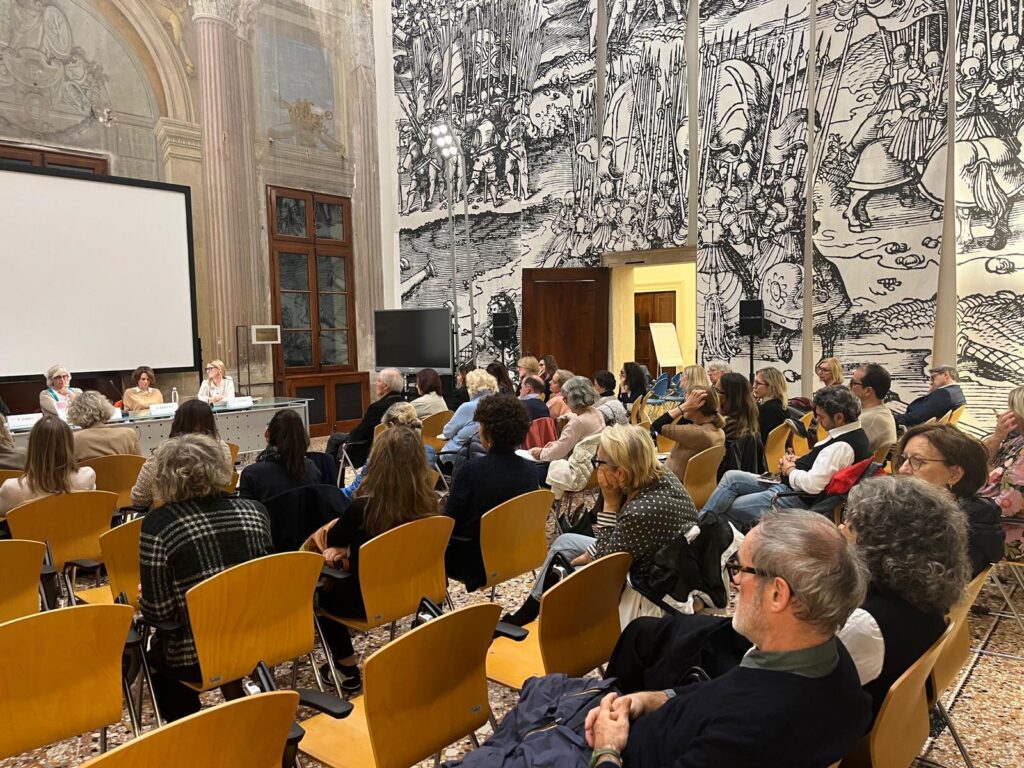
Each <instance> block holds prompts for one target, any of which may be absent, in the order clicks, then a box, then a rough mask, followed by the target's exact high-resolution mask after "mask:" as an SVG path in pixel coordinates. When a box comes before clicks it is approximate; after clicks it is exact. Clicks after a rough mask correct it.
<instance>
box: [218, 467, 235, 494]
mask: <svg viewBox="0 0 1024 768" xmlns="http://www.w3.org/2000/svg"><path fill="white" fill-rule="evenodd" d="M238 477H239V475H238V472H235V471H234V470H232V472H231V482H229V483H228V484H227V485H225V486H224V487H223V488H222V489H221V490H223V491H224V493H234V492H235V491H237V490H238Z"/></svg>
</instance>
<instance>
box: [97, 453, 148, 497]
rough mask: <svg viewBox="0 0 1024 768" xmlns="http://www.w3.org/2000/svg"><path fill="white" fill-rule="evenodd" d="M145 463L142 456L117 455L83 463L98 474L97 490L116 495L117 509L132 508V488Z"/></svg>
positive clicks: (99, 457) (98, 457)
mask: <svg viewBox="0 0 1024 768" xmlns="http://www.w3.org/2000/svg"><path fill="white" fill-rule="evenodd" d="M145 463H146V460H145V458H143V457H142V456H133V455H130V454H127V455H126V454H115V455H113V456H97V457H96V458H95V459H89V460H88V461H83V462H82V466H84V467H92V468H93V471H95V472H96V490H97V491H110V492H111V493H116V494H117V507H118V509H122V508H124V507H130V506H132V488H133V487H134V486H135V481H136V480H138V478H139V470H140V469H142V465H143V464H145Z"/></svg>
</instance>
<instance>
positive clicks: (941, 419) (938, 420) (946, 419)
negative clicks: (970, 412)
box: [933, 411, 953, 424]
mask: <svg viewBox="0 0 1024 768" xmlns="http://www.w3.org/2000/svg"><path fill="white" fill-rule="evenodd" d="M952 415H953V412H952V411H946V412H945V413H944V414H942V415H941V416H939V417H938V418H935V419H933V421H934V422H935V423H936V424H949V417H950V416H952Z"/></svg>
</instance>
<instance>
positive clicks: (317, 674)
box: [292, 652, 324, 693]
mask: <svg viewBox="0 0 1024 768" xmlns="http://www.w3.org/2000/svg"><path fill="white" fill-rule="evenodd" d="M309 665H310V666H311V667H312V668H313V679H314V680H315V681H316V687H317V689H318V690H319V691H320V693H323V692H324V679H323V677H322V676H321V674H320V668H319V667H317V665H316V657H315V656H313V654H312V652H310V654H309ZM294 687H295V686H294V685H292V688H294Z"/></svg>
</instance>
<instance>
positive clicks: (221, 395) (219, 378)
mask: <svg viewBox="0 0 1024 768" xmlns="http://www.w3.org/2000/svg"><path fill="white" fill-rule="evenodd" d="M226 374H227V368H225V366H224V361H223V360H211V361H210V362H209V364H208V365H207V366H206V380H205V381H204V382H203V385H202V386H201V387H200V388H199V399H200V400H202V401H203V402H205V403H209V404H210V405H223V404H224V403H227V401H228V400H230V399H231V398H233V397H234V396H235V382H234V381H232V379H231V377H230V376H228V375H226Z"/></svg>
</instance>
